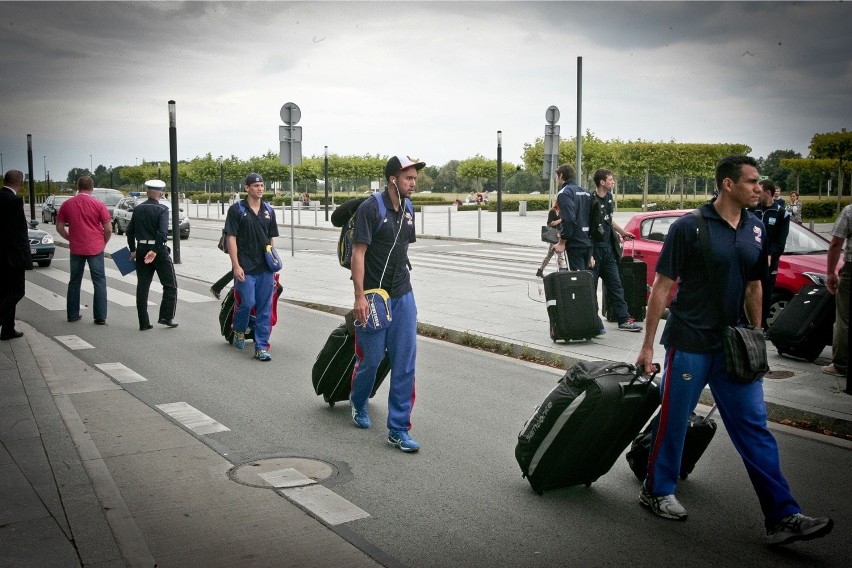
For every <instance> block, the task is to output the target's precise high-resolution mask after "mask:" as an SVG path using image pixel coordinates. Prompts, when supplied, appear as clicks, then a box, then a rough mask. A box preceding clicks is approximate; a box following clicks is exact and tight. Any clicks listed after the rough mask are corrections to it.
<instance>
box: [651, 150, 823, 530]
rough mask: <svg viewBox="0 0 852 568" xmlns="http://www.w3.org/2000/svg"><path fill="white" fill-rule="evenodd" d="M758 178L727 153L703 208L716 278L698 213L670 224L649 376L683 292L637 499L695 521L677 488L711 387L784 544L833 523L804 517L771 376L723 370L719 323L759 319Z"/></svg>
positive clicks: (762, 252) (767, 520) (668, 515)
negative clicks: (769, 412)
mask: <svg viewBox="0 0 852 568" xmlns="http://www.w3.org/2000/svg"><path fill="white" fill-rule="evenodd" d="M758 180H759V174H758V170H757V162H756V161H755V160H754V158H751V157H749V156H727V157H725V158H722V159H721V160H720V161H719V163H718V164H717V165H716V188H717V190H718V197H717V198H716V199H715V200H713V201H711V202H710V203H707V204H705V205H702V206H701V207H700V208H699V212H700V213H701V215H702V217H703V218H704V219H705V223H706V228H707V236H708V238H709V242H710V249H711V255H712V257H713V258H712V259H707V264H709V265H710V266H712V267H714V272H715V274H708V271H707V268H706V265H705V259H704V253H703V250H702V245H701V242H700V239H699V235H698V226H699V225H698V219H697V217H696V216H695V215H684V216H683V217H681V218H679V219H678V220H677V221H675V222H674V223H673V224H672V225H671V228H670V229H669V232H668V234H667V235H666V240H665V242H664V243H663V248H662V250H661V251H660V257H659V260H658V262H657V275H656V278H655V280H654V285H653V287H652V288H651V298H650V301H649V303H648V317H647V321H646V325H645V336H644V340H643V342H642V348H641V350H640V352H639V356H638V358H637V359H636V365H637V366H639V367H640V368H643V369H644V371H646V372H650V371H651V369H652V366H653V361H654V342H655V338H656V334H657V325H658V323H659V321H660V318H661V317H662V316H663V312H664V311H665V309H666V304H667V303H668V298H669V292H670V291H671V289H672V286H674V284H675V282H678V290H677V296H676V297H675V299H674V300H673V301H672V302H671V307H670V309H669V316H668V318H667V319H666V326H665V328H664V330H663V334H662V339H661V343H662V344H663V346H664V347H665V360H664V365H663V376H662V380H661V382H660V398H661V408H660V414H659V416H660V420H659V421H658V422H657V423H656V424H655V425H654V427H653V428H652V434H651V436H652V437H651V445H650V448H651V451H650V453H649V456H648V474H647V477H646V478H645V481H644V482H643V484H642V489H641V492H640V494H639V502H640V503H641V504H642V505H643V506H644V507H646V508H648V509H649V510H650V511H651V512H653V513H654V514H656V515H658V516H660V517H662V518H665V519H672V520H680V521H684V520H686V519H687V512H686V509H685V508H684V507H683V505H681V504H680V502H679V501H678V499H677V497H675V491H676V490H677V483H678V476H679V474H680V464H681V456H682V454H683V445H684V439H685V437H686V429H687V422H688V418H689V414H690V412H691V411H692V410H693V408H695V405H696V404H697V403H698V399H699V397H700V396H701V393H702V391H703V390H704V387H705V386H706V385H709V387H710V392H711V393H712V394H713V399H714V400H715V401H716V404H717V406H718V408H719V414H720V415H721V417H722V420H723V421H724V422H725V427H726V428H727V431H728V434H729V435H730V438H731V441H732V442H733V444H734V447H735V448H736V450H737V452H739V454H740V456H741V457H742V460H743V463H744V464H745V467H746V470H747V472H748V476H749V479H750V480H751V484H752V487H753V488H754V491H755V493H756V494H757V497H758V501H759V502H760V507H761V509H762V511H763V518H764V524H765V527H766V542H767V544H770V545H782V544H789V543H791V542H794V541H797V540H809V539H813V538H818V537H821V536H824V535H826V534H828V533H829V532H830V531H831V529H832V527H833V526H834V521H832V520H831V519H829V518H811V517H806V516H805V515H803V514H802V509H801V507H800V506H799V504H798V503H797V502H796V500H795V499H794V498H793V495H792V493H791V492H790V488H789V486H788V484H787V480H786V479H785V478H784V475H783V474H782V473H781V464H780V459H779V456H778V445H777V443H776V441H775V438H774V437H773V436H772V433H771V432H770V431H769V428H768V427H767V425H766V405H765V404H764V399H763V378H762V377H761V378H759V379H758V380H756V381H754V382H751V383H742V382H735V381H734V380H732V379H731V378H730V377H729V375H728V373H727V370H726V367H725V353H724V349H723V347H722V327H721V326H723V325H725V326H727V325H737V324H740V323H742V322H741V318H742V314H743V313H745V315H746V316H747V317H748V320H749V321H751V322H752V323H758V322H760V315H761V314H760V310H761V284H760V280H761V278H763V275H764V274H765V272H766V263H767V260H766V257H767V245H766V239H765V238H764V236H765V231H764V228H763V225H762V223H760V221H759V220H758V219H757V218H756V217H755V216H754V215H752V214H751V213H749V212H748V210H747V209H746V208H747V207H753V206H755V205H756V204H757V200H758V199H759V197H760V192H761V188H760V184H759V183H758ZM710 278H720V279H721V282H720V283H719V284H720V288H721V291H722V294H721V296H722V298H721V301H722V307H723V313H722V314H718V313H717V310H716V306H715V304H714V303H713V302H711V301H708V300H707V295H708V291H707V290H708V288H707V282H708V281H709V279H710ZM720 316H721V317H720ZM720 320H722V323H721V325H720V324H719V323H717V322H719V321H720Z"/></svg>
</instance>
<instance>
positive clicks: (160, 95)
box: [0, 2, 852, 179]
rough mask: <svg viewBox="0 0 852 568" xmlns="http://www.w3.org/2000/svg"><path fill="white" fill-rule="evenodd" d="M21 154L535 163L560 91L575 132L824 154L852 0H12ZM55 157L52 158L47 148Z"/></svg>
mask: <svg viewBox="0 0 852 568" xmlns="http://www.w3.org/2000/svg"><path fill="white" fill-rule="evenodd" d="M0 26H2V27H0V54H2V57H0V77H2V80H3V83H4V86H3V94H2V106H0V153H2V154H3V156H2V158H3V166H4V168H5V169H7V170H8V169H10V168H16V169H21V170H24V171H26V170H27V163H26V154H27V148H26V135H27V134H32V135H33V169H34V176H35V178H36V179H43V178H44V169H45V162H46V169H47V170H49V171H50V172H51V178H52V179H64V178H65V176H66V175H67V173H68V170H69V169H71V168H73V167H83V168H85V167H89V165H90V155H91V156H92V158H91V162H92V163H93V164H94V166H95V167H97V166H98V165H99V164H103V165H105V166H108V167H109V166H117V165H134V164H135V163H137V162H138V163H141V162H142V161H143V160H147V161H156V160H164V161H165V160H168V157H169V138H168V126H169V124H168V105H167V103H168V100H170V99H174V100H175V101H176V102H177V138H178V157H179V159H191V158H193V157H195V156H200V155H204V154H206V153H207V152H210V153H212V154H213V156H214V157H218V156H219V155H225V156H229V155H232V154H233V155H236V156H237V157H239V158H241V159H247V158H249V157H251V156H256V155H261V154H263V153H265V152H266V151H268V150H274V151H276V152H277V150H278V126H279V125H281V124H282V123H281V119H280V117H279V110H280V108H281V106H282V105H283V104H284V103H286V102H289V101H292V102H295V103H296V104H298V105H299V107H300V108H301V111H302V119H301V122H300V123H299V125H300V126H302V128H303V140H304V141H303V155H304V156H305V157H310V156H312V155H315V156H322V154H323V147H324V146H326V145H327V146H328V149H329V152H330V153H336V154H342V155H352V154H355V155H363V154H368V153H369V154H373V155H376V154H379V155H391V154H397V153H401V154H408V155H411V156H412V157H418V158H420V159H423V160H425V161H426V162H427V163H429V164H435V165H443V164H445V163H446V162H447V161H449V160H452V159H465V158H469V157H472V156H474V155H476V154H482V155H484V156H487V157H492V158H493V157H496V145H497V140H496V138H497V136H496V132H497V130H502V131H503V159H504V160H505V161H508V162H513V163H521V154H522V152H523V145H524V143H532V142H534V140H535V139H536V138H537V137H541V136H542V135H543V132H544V126H545V110H546V109H547V107H548V106H550V105H556V106H557V107H559V109H560V111H561V119H560V121H559V124H560V126H561V132H562V137H563V138H569V137H571V136H574V134H575V133H576V129H577V57H578V56H581V57H582V58H583V89H582V90H583V105H582V111H583V116H582V128H583V130H584V131H585V130H587V129H588V130H591V131H592V132H593V133H594V134H595V135H597V136H598V137H600V138H603V139H616V138H618V139H621V140H636V139H640V138H641V139H644V140H651V141H669V140H674V141H677V142H710V143H713V142H728V143H744V144H747V145H749V146H750V147H751V148H752V149H753V152H752V155H753V156H755V157H761V156H766V155H767V154H768V153H769V152H771V151H773V150H776V149H792V150H796V151H799V152H801V153H802V154H803V155H807V153H808V143H809V142H810V139H811V137H812V136H813V135H814V134H815V133H819V132H831V131H837V130H840V129H841V128H844V127H845V128H847V129H850V130H852V34H850V32H849V30H850V29H852V6H850V4H849V3H835V2H825V3H823V2H820V3H810V2H806V3H793V2H767V3H762V2H730V3H715V2H626V3H619V2H580V3H578V2H540V3H539V2H519V3H515V2H496V3H492V2H424V3H419V2H418V3H412V2H259V3H231V2H227V3H220V2H59V3H50V2H20V3H18V2H2V3H0ZM45 156H46V158H45Z"/></svg>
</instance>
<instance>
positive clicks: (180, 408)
mask: <svg viewBox="0 0 852 568" xmlns="http://www.w3.org/2000/svg"><path fill="white" fill-rule="evenodd" d="M157 408H159V409H160V410H162V411H163V412H165V413H166V414H168V415H169V416H171V417H172V418H174V419H175V420H177V421H178V422H180V423H181V424H183V425H184V426H186V427H187V428H189V429H190V430H192V431H193V432H195V433H196V434H215V433H216V432H229V431H230V430H231V429H230V428H228V427H227V426H223V425H222V424H219V423H218V422H216V421H215V420H213V419H212V418H210V417H209V416H207V415H206V414H204V413H203V412H201V411H200V410H198V409H196V408H193V407H192V406H190V405H188V404H187V403H185V402H169V403H166V404H158V405H157Z"/></svg>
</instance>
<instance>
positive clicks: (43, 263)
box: [38, 260, 50, 268]
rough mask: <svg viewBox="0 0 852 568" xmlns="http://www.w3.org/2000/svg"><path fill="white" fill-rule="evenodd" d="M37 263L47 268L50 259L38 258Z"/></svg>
mask: <svg viewBox="0 0 852 568" xmlns="http://www.w3.org/2000/svg"><path fill="white" fill-rule="evenodd" d="M38 265H39V266H41V267H42V268H47V267H48V266H50V261H49V260H39V261H38Z"/></svg>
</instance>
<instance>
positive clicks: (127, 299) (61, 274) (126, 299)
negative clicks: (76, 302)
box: [38, 268, 154, 307]
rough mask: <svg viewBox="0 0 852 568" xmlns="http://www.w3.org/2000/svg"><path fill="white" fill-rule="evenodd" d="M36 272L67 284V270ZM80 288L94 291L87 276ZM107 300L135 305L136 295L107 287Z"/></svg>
mask: <svg viewBox="0 0 852 568" xmlns="http://www.w3.org/2000/svg"><path fill="white" fill-rule="evenodd" d="M38 273H39V274H43V275H45V276H47V277H49V278H53V279H54V280H56V281H57V282H62V283H64V284H68V279H69V277H70V274H69V273H68V272H65V271H63V270H58V269H56V268H45V269H42V270H39V271H38ZM80 289H81V290H83V291H84V292H88V293H89V294H94V293H95V287H94V286H93V285H92V281H91V280H89V279H87V278H83V281H82V282H81V283H80ZM107 300H108V301H110V302H112V303H114V304H118V305H119V306H125V307H133V306H136V296H134V295H133V294H128V293H126V292H122V291H121V290H116V289H115V288H109V287H107ZM148 305H149V306H153V305H154V304H153V303H152V302H148Z"/></svg>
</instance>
